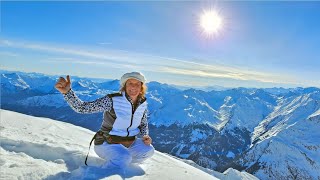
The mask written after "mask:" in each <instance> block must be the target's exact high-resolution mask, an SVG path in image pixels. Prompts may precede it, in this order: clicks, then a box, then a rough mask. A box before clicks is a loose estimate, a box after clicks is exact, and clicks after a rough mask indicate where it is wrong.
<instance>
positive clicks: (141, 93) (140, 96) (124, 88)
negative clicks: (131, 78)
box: [120, 82, 148, 98]
mask: <svg viewBox="0 0 320 180" xmlns="http://www.w3.org/2000/svg"><path fill="white" fill-rule="evenodd" d="M141 84H142V85H141V91H140V94H139V98H145V96H146V93H147V89H148V88H147V86H146V84H145V83H143V82H141ZM126 85H127V84H126V83H125V84H124V86H123V87H121V89H120V91H121V92H123V91H124V92H125V91H126Z"/></svg>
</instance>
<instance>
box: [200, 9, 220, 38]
mask: <svg viewBox="0 0 320 180" xmlns="http://www.w3.org/2000/svg"><path fill="white" fill-rule="evenodd" d="M200 26H201V28H202V29H203V32H204V33H205V34H207V35H208V36H212V35H215V34H217V33H218V32H219V30H220V29H221V28H222V18H221V17H220V16H219V14H218V13H217V12H216V11H214V10H209V11H204V12H203V14H202V15H201V16H200Z"/></svg>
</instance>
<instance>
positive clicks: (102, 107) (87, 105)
mask: <svg viewBox="0 0 320 180" xmlns="http://www.w3.org/2000/svg"><path fill="white" fill-rule="evenodd" d="M63 97H64V99H65V100H66V101H67V102H68V104H69V105H70V107H71V108H72V109H73V110H74V111H76V112H78V113H82V114H89V113H96V112H104V111H110V110H111V108H112V100H111V99H110V98H109V97H108V96H104V97H101V98H99V99H96V100H94V101H91V102H84V101H82V100H81V99H79V98H78V96H77V95H76V94H75V93H74V91H72V90H70V91H69V92H68V93H66V94H64V95H63Z"/></svg>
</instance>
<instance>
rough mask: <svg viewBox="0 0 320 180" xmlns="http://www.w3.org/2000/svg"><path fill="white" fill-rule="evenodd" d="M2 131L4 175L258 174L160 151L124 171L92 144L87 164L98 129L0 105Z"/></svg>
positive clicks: (0, 167) (136, 176)
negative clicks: (108, 163) (106, 165)
mask: <svg viewBox="0 0 320 180" xmlns="http://www.w3.org/2000/svg"><path fill="white" fill-rule="evenodd" d="M0 130H1V137H0V141H1V147H0V152H1V156H0V171H1V172H0V179H11V180H13V179H33V180H36V179H152V180H154V179H161V180H163V179H203V180H205V179H218V178H217V177H219V178H221V179H256V178H255V177H254V176H252V175H250V174H248V173H245V172H239V171H237V170H234V169H233V170H230V169H229V170H228V171H226V173H225V174H224V173H218V172H212V171H210V172H211V174H209V173H206V172H204V171H202V170H200V169H198V168H195V167H193V166H190V165H189V164H186V163H184V162H182V161H180V160H177V159H176V158H173V157H171V156H169V155H166V154H163V153H160V152H158V151H157V152H156V153H155V155H154V156H153V157H152V158H151V159H149V160H147V161H146V162H145V163H144V164H141V165H131V166H130V167H129V168H128V169H127V170H125V172H122V171H118V170H112V169H111V170H110V169H109V170H108V171H106V170H105V169H101V168H99V166H100V165H101V164H102V163H103V161H102V160H101V159H100V158H99V157H98V156H97V155H96V154H95V153H94V151H93V150H92V149H91V151H90V155H89V160H88V164H89V165H90V167H85V166H84V159H85V156H86V153H87V151H88V144H89V141H90V139H91V138H92V136H93V135H94V132H92V131H90V130H87V129H84V128H81V127H78V126H74V125H71V124H68V123H64V122H60V121H54V120H51V119H48V118H37V117H33V116H28V115H24V114H20V113H16V112H12V111H7V110H1V126H0ZM231 171H232V173H230V172H231ZM213 174H214V175H215V176H216V177H215V176H214V175H213Z"/></svg>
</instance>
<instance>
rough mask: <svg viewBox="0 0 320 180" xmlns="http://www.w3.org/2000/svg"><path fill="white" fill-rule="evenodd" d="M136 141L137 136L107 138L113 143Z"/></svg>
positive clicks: (112, 136) (110, 136)
mask: <svg viewBox="0 0 320 180" xmlns="http://www.w3.org/2000/svg"><path fill="white" fill-rule="evenodd" d="M135 139H136V136H127V137H122V136H115V135H109V136H107V141H109V140H110V142H111V143H121V142H125V141H134V140H135Z"/></svg>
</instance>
